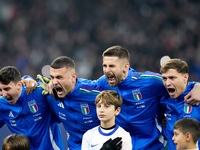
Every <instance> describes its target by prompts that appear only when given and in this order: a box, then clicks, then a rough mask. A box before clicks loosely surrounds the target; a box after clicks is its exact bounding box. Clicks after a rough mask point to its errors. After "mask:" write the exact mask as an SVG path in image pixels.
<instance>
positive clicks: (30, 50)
mask: <svg viewBox="0 0 200 150" xmlns="http://www.w3.org/2000/svg"><path fill="white" fill-rule="evenodd" d="M199 8H200V1H199V0H123V1H121V0H34V1H30V0H20V1H19V0H0V60H1V63H0V68H2V67H4V66H6V65H15V66H17V67H18V68H19V70H20V71H21V73H22V75H25V74H29V75H31V76H32V77H34V78H35V77H36V75H37V74H38V73H41V69H42V67H43V66H44V65H47V64H50V63H51V61H52V60H53V59H55V58H56V57H58V56H61V55H67V56H69V57H71V58H72V59H74V60H75V62H76V69H77V73H78V77H82V78H88V79H97V78H99V77H100V76H101V75H102V74H103V71H102V57H101V54H102V52H103V51H104V50H105V49H107V48H108V47H110V46H113V45H121V46H123V47H125V48H126V49H128V50H129V52H130V54H131V67H132V68H134V69H135V70H136V71H146V70H149V71H154V72H159V68H160V58H161V57H162V56H163V55H169V56H170V57H171V58H181V59H183V60H185V61H186V62H188V64H189V66H190V80H198V81H199V80H200V59H199V58H200V39H199V38H200V9H199Z"/></svg>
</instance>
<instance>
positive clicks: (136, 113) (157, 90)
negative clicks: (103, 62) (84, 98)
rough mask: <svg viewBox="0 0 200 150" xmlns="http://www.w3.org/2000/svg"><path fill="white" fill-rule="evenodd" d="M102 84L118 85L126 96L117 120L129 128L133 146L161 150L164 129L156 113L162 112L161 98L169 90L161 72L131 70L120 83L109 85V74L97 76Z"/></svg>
mask: <svg viewBox="0 0 200 150" xmlns="http://www.w3.org/2000/svg"><path fill="white" fill-rule="evenodd" d="M97 82H98V83H97V84H98V86H99V88H102V89H104V90H108V89H114V90H116V91H117V92H118V93H119V94H120V95H121V97H122V99H123V105H122V108H121V112H120V114H119V115H118V116H117V117H116V123H117V124H119V125H120V126H121V127H122V128H124V129H125V130H126V131H128V132H129V133H130V134H131V137H132V144H133V150H161V149H162V148H163V144H162V142H161V139H160V136H161V133H160V130H159V129H158V128H157V126H158V124H157V121H156V117H157V115H158V114H159V100H160V98H161V97H162V96H163V95H165V94H167V91H166V89H165V87H164V85H163V82H162V77H161V75H160V74H157V73H153V72H148V71H147V72H143V73H139V72H136V71H135V70H134V69H132V68H130V69H129V74H128V76H127V77H126V79H125V80H124V81H122V82H121V83H119V84H118V86H117V87H114V88H111V87H109V85H108V83H107V81H106V77H105V76H102V77H101V78H100V79H99V80H97Z"/></svg>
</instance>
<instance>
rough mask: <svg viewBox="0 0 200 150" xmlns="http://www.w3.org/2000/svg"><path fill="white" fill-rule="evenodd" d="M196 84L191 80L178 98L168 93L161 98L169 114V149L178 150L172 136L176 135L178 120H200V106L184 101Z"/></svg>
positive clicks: (167, 117)
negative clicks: (173, 97) (175, 125)
mask: <svg viewBox="0 0 200 150" xmlns="http://www.w3.org/2000/svg"><path fill="white" fill-rule="evenodd" d="M195 84H196V83H195V82H189V83H188V86H187V88H186V90H185V91H184V92H183V93H182V94H181V95H180V96H179V97H178V98H176V99H172V98H171V97H170V96H169V95H168V96H164V97H163V98H162V99H161V100H160V103H161V105H162V106H163V108H164V110H165V112H166V115H167V116H166V120H167V126H166V137H167V141H168V144H167V147H168V149H169V150H176V147H175V144H174V142H173V140H172V137H173V135H174V124H175V122H176V121H177V120H179V119H182V118H194V119H196V120H198V121H199V122H200V115H199V114H200V106H191V105H189V104H187V103H185V102H184V97H185V95H187V94H188V93H189V92H190V91H191V90H192V88H193V87H194V85H195ZM199 146H200V142H199Z"/></svg>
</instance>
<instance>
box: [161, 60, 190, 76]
mask: <svg viewBox="0 0 200 150" xmlns="http://www.w3.org/2000/svg"><path fill="white" fill-rule="evenodd" d="M169 69H176V70H177V72H178V73H183V74H185V73H188V70H189V68H188V64H187V63H186V62H185V61H183V60H181V59H170V60H168V61H166V62H165V63H164V64H163V65H162V67H161V68H160V72H161V73H166V72H167V71H168V70H169Z"/></svg>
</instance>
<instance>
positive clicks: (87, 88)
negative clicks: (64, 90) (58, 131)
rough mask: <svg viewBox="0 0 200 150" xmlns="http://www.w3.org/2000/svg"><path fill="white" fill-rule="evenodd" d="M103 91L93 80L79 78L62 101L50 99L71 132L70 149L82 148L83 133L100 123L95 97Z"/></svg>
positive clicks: (58, 115)
mask: <svg viewBox="0 0 200 150" xmlns="http://www.w3.org/2000/svg"><path fill="white" fill-rule="evenodd" d="M100 92H101V90H99V89H97V87H96V85H95V84H93V83H92V81H89V80H85V79H81V78H78V79H77V83H76V86H75V88H74V90H73V91H72V92H71V93H70V94H68V95H66V96H65V97H64V98H63V102H61V101H55V100H52V101H49V105H50V108H51V110H52V112H53V113H54V114H55V115H56V116H57V117H58V119H60V121H61V122H62V123H63V126H64V128H65V129H66V131H67V132H68V133H69V139H68V147H69V149H70V150H81V143H82V137H83V134H84V133H85V132H86V131H87V130H89V129H91V128H93V127H95V126H97V125H99V124H100V121H99V120H98V118H97V114H96V106H95V99H96V96H97V95H98V94H99V93H100Z"/></svg>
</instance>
